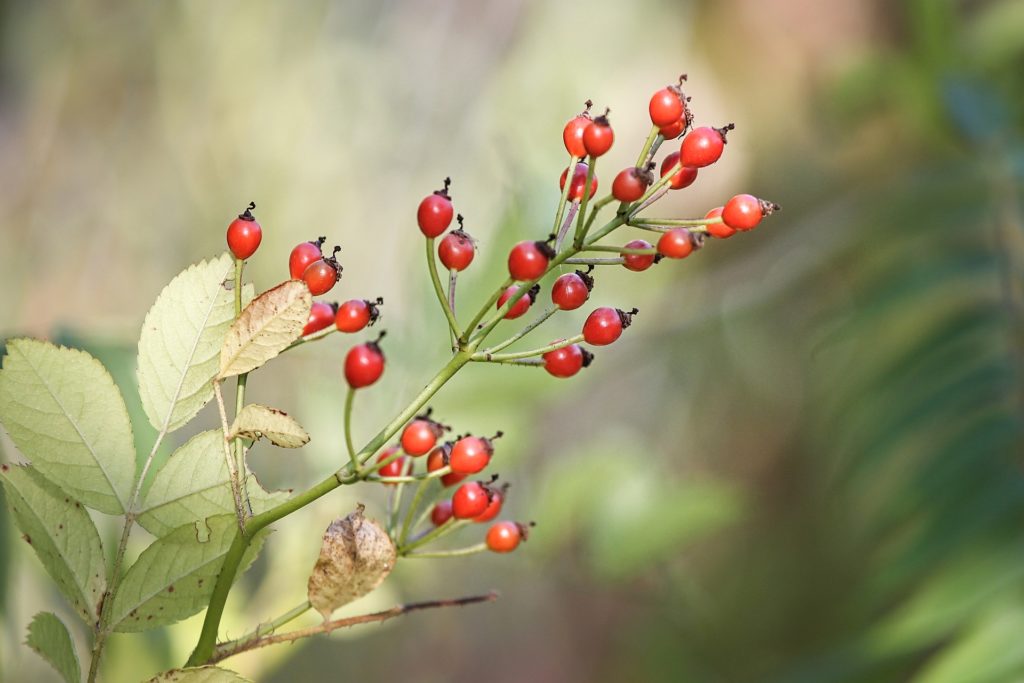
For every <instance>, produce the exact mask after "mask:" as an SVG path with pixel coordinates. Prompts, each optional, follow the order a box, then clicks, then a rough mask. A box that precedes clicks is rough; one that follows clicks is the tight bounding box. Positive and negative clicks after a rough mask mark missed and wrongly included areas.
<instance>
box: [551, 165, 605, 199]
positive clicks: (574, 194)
mask: <svg viewBox="0 0 1024 683" xmlns="http://www.w3.org/2000/svg"><path fill="white" fill-rule="evenodd" d="M568 174H569V169H565V170H564V171H562V177H561V178H560V179H559V181H558V189H559V190H564V189H565V178H566V176H567V175H568ZM586 184H587V165H586V164H576V169H575V170H574V171H573V172H572V183H570V185H569V195H568V197H569V200H570V201H573V202H578V201H581V200H582V199H583V189H584V187H585V186H586ZM595 194H597V174H596V173H595V174H594V179H593V180H591V181H590V195H589V196H591V197H593V196H594V195H595Z"/></svg>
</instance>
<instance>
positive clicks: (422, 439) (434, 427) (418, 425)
mask: <svg viewBox="0 0 1024 683" xmlns="http://www.w3.org/2000/svg"><path fill="white" fill-rule="evenodd" d="M444 430H445V427H444V425H442V424H440V423H438V422H435V421H433V420H431V419H430V418H429V417H427V416H425V415H421V416H420V417H417V418H416V419H415V420H413V421H412V422H410V423H409V424H407V425H406V426H405V429H404V430H402V450H403V451H405V452H406V453H408V454H409V455H412V456H419V455H425V454H427V453H429V452H430V450H431V449H432V448H433V447H434V445H435V444H436V443H437V440H438V439H439V438H440V437H441V435H442V434H444Z"/></svg>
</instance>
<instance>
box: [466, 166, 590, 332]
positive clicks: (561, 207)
mask: <svg viewBox="0 0 1024 683" xmlns="http://www.w3.org/2000/svg"><path fill="white" fill-rule="evenodd" d="M579 162H580V157H573V156H571V157H569V166H568V169H569V170H567V171H566V172H565V187H563V188H562V196H561V198H559V200H558V208H557V209H556V210H555V223H554V225H552V226H551V234H555V233H557V232H558V228H560V227H561V226H562V217H563V216H564V215H565V202H566V201H567V200H568V199H569V189H570V188H571V187H572V176H573V174H574V173H575V172H576V164H578V163H579ZM589 183H590V181H589V180H588V181H587V187H588V188H589V187H590V184H589ZM469 329H473V328H472V327H470V328H469Z"/></svg>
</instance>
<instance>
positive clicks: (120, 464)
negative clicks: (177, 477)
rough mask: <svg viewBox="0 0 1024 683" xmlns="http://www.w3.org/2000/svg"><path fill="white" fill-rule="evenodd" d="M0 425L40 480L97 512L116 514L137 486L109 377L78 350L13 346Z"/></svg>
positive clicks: (124, 416) (2, 377)
mask: <svg viewBox="0 0 1024 683" xmlns="http://www.w3.org/2000/svg"><path fill="white" fill-rule="evenodd" d="M0 422H3V424H4V426H5V427H6V428H7V432H8V433H9V434H10V435H11V439H12V440H13V441H14V444H15V445H16V446H17V447H18V449H19V450H20V451H21V452H22V453H23V454H24V455H25V457H26V458H28V459H29V460H31V461H32V464H33V465H34V466H35V468H36V470H38V471H39V472H40V473H41V474H43V475H45V476H46V477H47V478H48V479H50V481H52V482H54V483H56V484H57V485H58V486H60V487H61V488H62V489H64V490H65V491H67V492H68V493H70V494H71V495H72V497H74V498H77V499H78V500H80V501H81V502H83V503H85V504H86V505H88V506H89V507H91V508H95V509H97V510H99V511H100V512H106V513H108V514H112V515H116V514H122V513H123V512H124V511H125V509H127V506H128V499H129V497H130V496H131V490H132V486H133V484H134V482H135V449H134V446H133V443H134V442H133V440H132V428H131V424H129V422H128V411H127V409H126V408H125V405H124V399H123V398H121V392H119V391H118V390H117V387H116V386H114V381H113V380H112V379H111V377H110V373H108V372H107V371H106V369H105V368H104V367H103V365H101V364H100V362H99V361H97V360H96V359H95V358H93V357H92V356H90V355H89V354H87V353H84V352H82V351H76V350H73V349H67V348H64V347H60V346H54V345H53V344H50V343H48V342H44V341H39V340H36V339H12V340H11V341H10V342H8V344H7V356H6V357H5V360H4V365H3V370H0Z"/></svg>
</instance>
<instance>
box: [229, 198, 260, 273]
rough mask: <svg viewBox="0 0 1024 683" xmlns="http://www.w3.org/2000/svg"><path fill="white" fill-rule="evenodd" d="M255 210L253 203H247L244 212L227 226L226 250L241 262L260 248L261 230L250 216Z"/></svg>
mask: <svg viewBox="0 0 1024 683" xmlns="http://www.w3.org/2000/svg"><path fill="white" fill-rule="evenodd" d="M255 208H256V204H255V202H249V206H248V207H247V208H246V209H245V211H244V212H242V213H240V214H238V218H236V219H235V220H233V221H231V223H230V225H228V232H227V241H228V248H229V249H230V250H231V253H232V254H234V255H235V258H236V259H239V260H241V261H244V260H245V259H247V258H249V257H250V256H252V255H253V254H255V253H256V250H257V249H259V247H260V242H262V241H263V228H261V227H260V224H259V223H257V222H256V218H255V217H253V215H252V210H253V209H255Z"/></svg>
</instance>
